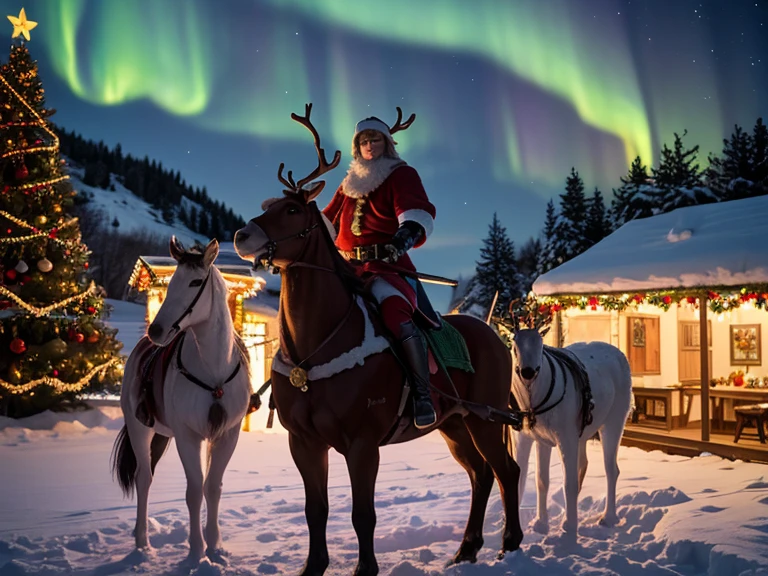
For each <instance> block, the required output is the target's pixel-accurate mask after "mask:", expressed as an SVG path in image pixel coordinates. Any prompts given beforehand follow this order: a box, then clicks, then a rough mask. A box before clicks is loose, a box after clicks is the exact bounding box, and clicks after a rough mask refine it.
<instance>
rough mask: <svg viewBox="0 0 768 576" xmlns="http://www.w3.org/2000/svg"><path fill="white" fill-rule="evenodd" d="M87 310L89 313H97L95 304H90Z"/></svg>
mask: <svg viewBox="0 0 768 576" xmlns="http://www.w3.org/2000/svg"><path fill="white" fill-rule="evenodd" d="M87 310H88V314H95V313H96V308H94V307H93V306H88V308H87Z"/></svg>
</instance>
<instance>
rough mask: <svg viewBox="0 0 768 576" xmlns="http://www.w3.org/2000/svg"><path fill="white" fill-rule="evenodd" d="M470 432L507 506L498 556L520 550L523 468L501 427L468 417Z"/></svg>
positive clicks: (500, 425)
mask: <svg viewBox="0 0 768 576" xmlns="http://www.w3.org/2000/svg"><path fill="white" fill-rule="evenodd" d="M464 422H465V424H466V426H467V430H469V433H470V434H471V435H472V440H473V441H474V443H475V446H476V447H477V449H478V451H479V452H480V454H481V455H482V456H483V458H484V459H485V461H486V462H488V464H490V466H491V469H492V470H493V474H494V476H495V477H496V480H498V482H499V492H500V493H501V500H502V502H503V503H504V531H503V532H502V534H503V535H502V543H501V551H500V552H499V557H502V556H503V555H504V553H505V552H506V551H512V550H517V549H518V548H520V543H521V542H522V541H523V530H522V528H520V508H519V507H518V499H517V487H518V483H519V482H520V467H519V466H518V465H517V463H516V462H515V461H514V460H513V459H512V456H510V455H509V452H508V451H507V447H506V445H505V444H504V441H503V434H502V431H503V430H502V427H503V425H502V424H496V423H494V422H486V421H484V420H481V419H480V418H478V417H477V416H475V415H474V414H470V415H468V416H466V417H465V419H464Z"/></svg>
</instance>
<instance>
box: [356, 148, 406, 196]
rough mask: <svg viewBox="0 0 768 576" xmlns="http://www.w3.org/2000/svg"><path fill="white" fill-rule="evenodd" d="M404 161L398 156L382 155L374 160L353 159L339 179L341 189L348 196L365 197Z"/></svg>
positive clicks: (403, 163) (403, 164)
mask: <svg viewBox="0 0 768 576" xmlns="http://www.w3.org/2000/svg"><path fill="white" fill-rule="evenodd" d="M405 165H406V163H405V162H404V161H403V160H400V159H399V158H387V157H386V156H382V157H381V158H377V159H376V160H363V159H355V160H352V162H350V164H349V170H347V175H346V176H344V180H342V181H341V191H342V193H343V194H344V195H345V196H349V197H350V198H365V197H366V196H368V194H370V193H371V192H373V191H374V190H376V189H377V188H378V187H379V186H381V185H382V184H383V183H384V181H385V180H386V179H387V178H389V175H390V174H392V172H394V171H395V169H397V168H399V167H400V166H405Z"/></svg>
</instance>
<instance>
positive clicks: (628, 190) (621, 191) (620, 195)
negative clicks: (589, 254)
mask: <svg viewBox="0 0 768 576" xmlns="http://www.w3.org/2000/svg"><path fill="white" fill-rule="evenodd" d="M620 180H621V186H619V187H618V188H614V190H613V200H612V201H611V210H610V213H611V214H610V219H611V227H612V228H613V230H617V229H618V228H621V227H622V226H623V225H624V224H626V223H627V222H629V221H630V220H634V219H635V218H647V217H648V216H653V209H652V201H651V197H652V195H653V192H654V191H655V188H654V186H653V181H652V180H651V177H650V176H649V175H648V169H647V168H646V166H645V165H643V161H642V160H641V159H640V156H637V157H636V158H635V159H634V160H633V161H632V164H631V165H630V167H629V172H627V175H626V176H622V177H621V178H620Z"/></svg>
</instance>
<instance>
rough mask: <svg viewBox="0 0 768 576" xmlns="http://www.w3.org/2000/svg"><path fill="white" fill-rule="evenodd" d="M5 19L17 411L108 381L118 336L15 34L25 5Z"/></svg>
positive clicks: (9, 400)
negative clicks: (106, 319) (108, 320)
mask: <svg viewBox="0 0 768 576" xmlns="http://www.w3.org/2000/svg"><path fill="white" fill-rule="evenodd" d="M8 19H9V20H10V21H11V23H12V24H13V26H14V33H13V38H17V39H16V40H14V41H13V43H12V45H11V52H10V57H9V60H8V62H7V63H5V64H3V65H2V66H0V135H2V137H1V138H0V415H7V416H11V417H21V416H26V415H29V414H34V413H36V412H40V411H42V410H46V409H51V408H53V409H55V408H62V407H64V406H65V405H66V404H67V403H71V402H72V401H73V400H74V399H75V398H76V397H77V395H78V394H81V393H83V392H89V391H96V390H102V389H107V388H110V387H113V386H116V385H117V384H118V383H119V381H120V378H121V376H122V374H121V360H122V358H121V356H120V355H119V354H118V351H119V349H120V347H121V346H122V345H121V344H120V343H119V342H117V341H116V340H115V333H116V330H113V329H110V328H108V327H107V326H105V325H104V324H103V322H102V321H101V318H102V316H103V314H104V313H105V312H106V310H105V308H104V299H103V296H102V291H100V289H99V288H98V287H97V286H95V285H94V283H93V282H92V281H91V280H90V278H89V274H88V255H89V252H88V248H87V247H86V246H85V244H83V242H82V239H81V236H80V227H79V225H78V222H77V219H76V218H73V217H72V216H70V215H69V209H70V208H71V206H72V201H73V197H74V196H75V191H74V190H73V188H72V185H71V184H70V183H69V180H68V176H67V175H66V174H65V173H64V160H63V159H62V158H61V156H60V154H59V139H58V137H57V136H56V133H55V132H54V129H53V126H52V125H51V124H50V123H49V122H48V120H47V118H48V117H49V116H51V114H52V113H53V112H52V111H51V110H48V109H46V108H45V99H44V93H43V87H42V82H41V81H40V78H39V76H38V72H37V63H36V62H35V61H34V60H32V58H31V56H30V53H29V50H28V49H27V46H26V44H25V43H24V41H23V40H21V38H20V37H21V36H23V37H24V38H26V39H27V40H29V38H30V35H29V31H30V30H31V29H32V28H34V27H35V26H36V23H35V22H32V21H29V20H27V19H26V15H25V14H24V10H23V9H22V11H21V13H20V14H19V16H18V17H14V16H9V17H8Z"/></svg>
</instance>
